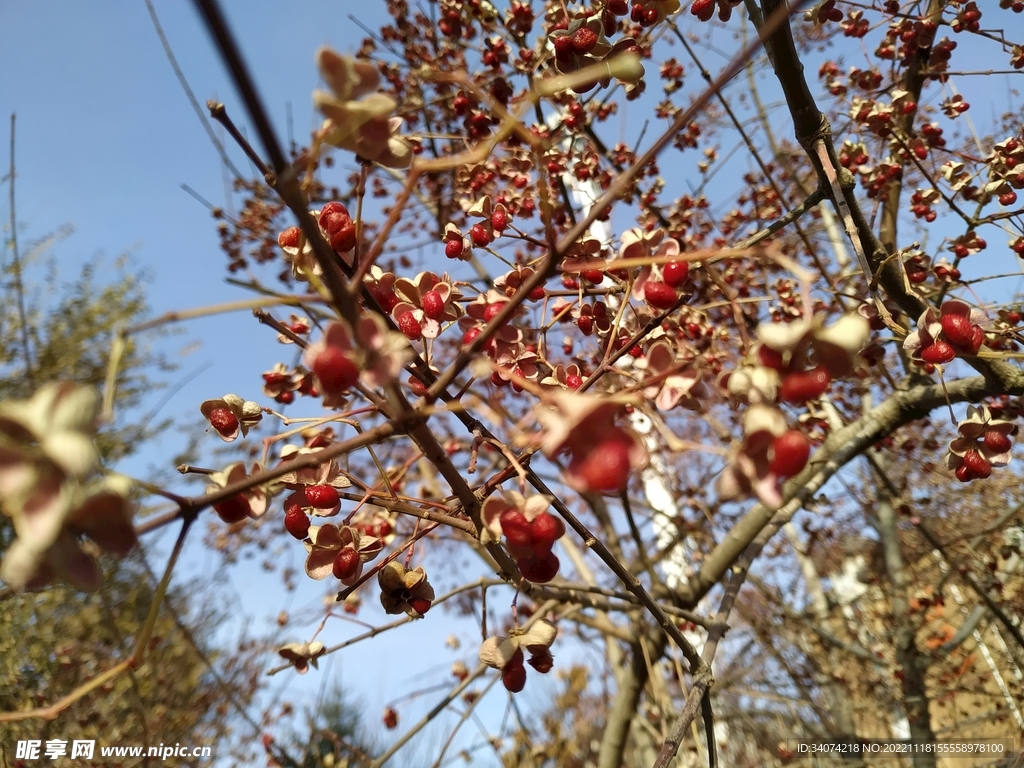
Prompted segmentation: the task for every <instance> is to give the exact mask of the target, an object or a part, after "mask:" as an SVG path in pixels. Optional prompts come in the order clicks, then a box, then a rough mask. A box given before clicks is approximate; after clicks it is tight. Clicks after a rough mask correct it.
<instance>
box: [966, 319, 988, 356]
mask: <svg viewBox="0 0 1024 768" xmlns="http://www.w3.org/2000/svg"><path fill="white" fill-rule="evenodd" d="M984 343H985V332H984V331H983V330H981V328H979V327H978V326H974V327H973V328H971V341H970V343H969V344H968V345H967V346H966V349H965V351H966V352H967V354H969V355H976V354H978V351H979V350H980V349H981V347H982V345H984Z"/></svg>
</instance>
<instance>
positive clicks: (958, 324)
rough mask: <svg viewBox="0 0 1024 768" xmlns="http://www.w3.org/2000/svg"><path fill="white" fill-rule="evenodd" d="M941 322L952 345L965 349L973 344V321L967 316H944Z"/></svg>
mask: <svg viewBox="0 0 1024 768" xmlns="http://www.w3.org/2000/svg"><path fill="white" fill-rule="evenodd" d="M940 322H941V324H942V332H943V333H944V334H946V338H947V339H949V342H950V344H953V345H954V346H957V347H964V346H967V345H968V344H970V343H971V321H970V320H969V319H968V318H967V316H966V315H957V314H948V315H943V316H942V318H941V319H940Z"/></svg>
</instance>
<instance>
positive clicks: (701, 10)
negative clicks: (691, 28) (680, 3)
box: [690, 0, 715, 21]
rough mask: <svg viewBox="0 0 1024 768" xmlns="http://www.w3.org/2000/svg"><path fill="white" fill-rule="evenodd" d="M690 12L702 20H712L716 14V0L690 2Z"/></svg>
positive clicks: (694, 0)
mask: <svg viewBox="0 0 1024 768" xmlns="http://www.w3.org/2000/svg"><path fill="white" fill-rule="evenodd" d="M690 13H692V14H693V15H694V16H696V17H697V18H698V19H700V20H701V21H711V17H712V16H714V15H715V0H693V2H692V3H690Z"/></svg>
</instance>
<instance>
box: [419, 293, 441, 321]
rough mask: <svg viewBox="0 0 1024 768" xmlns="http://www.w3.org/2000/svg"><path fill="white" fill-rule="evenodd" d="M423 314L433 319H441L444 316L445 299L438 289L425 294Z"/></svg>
mask: <svg viewBox="0 0 1024 768" xmlns="http://www.w3.org/2000/svg"><path fill="white" fill-rule="evenodd" d="M423 314H424V315H426V316H427V317H429V318H430V319H431V320H440V319H441V318H442V317H444V299H442V298H441V294H440V293H438V292H437V291H427V292H426V293H424V294H423Z"/></svg>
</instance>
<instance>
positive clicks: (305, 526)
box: [284, 504, 309, 541]
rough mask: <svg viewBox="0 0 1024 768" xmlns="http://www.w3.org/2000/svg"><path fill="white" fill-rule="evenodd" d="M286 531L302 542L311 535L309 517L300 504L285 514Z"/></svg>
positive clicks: (294, 505)
mask: <svg viewBox="0 0 1024 768" xmlns="http://www.w3.org/2000/svg"><path fill="white" fill-rule="evenodd" d="M284 529H285V530H286V531H288V533H290V534H291V535H292V536H294V537H295V538H296V539H298V540H299V541H302V540H303V539H304V538H306V536H308V535H309V515H307V514H306V513H305V512H303V511H302V507H300V506H299V505H298V504H292V505H291V506H290V507H288V509H287V510H286V511H285V513H284Z"/></svg>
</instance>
